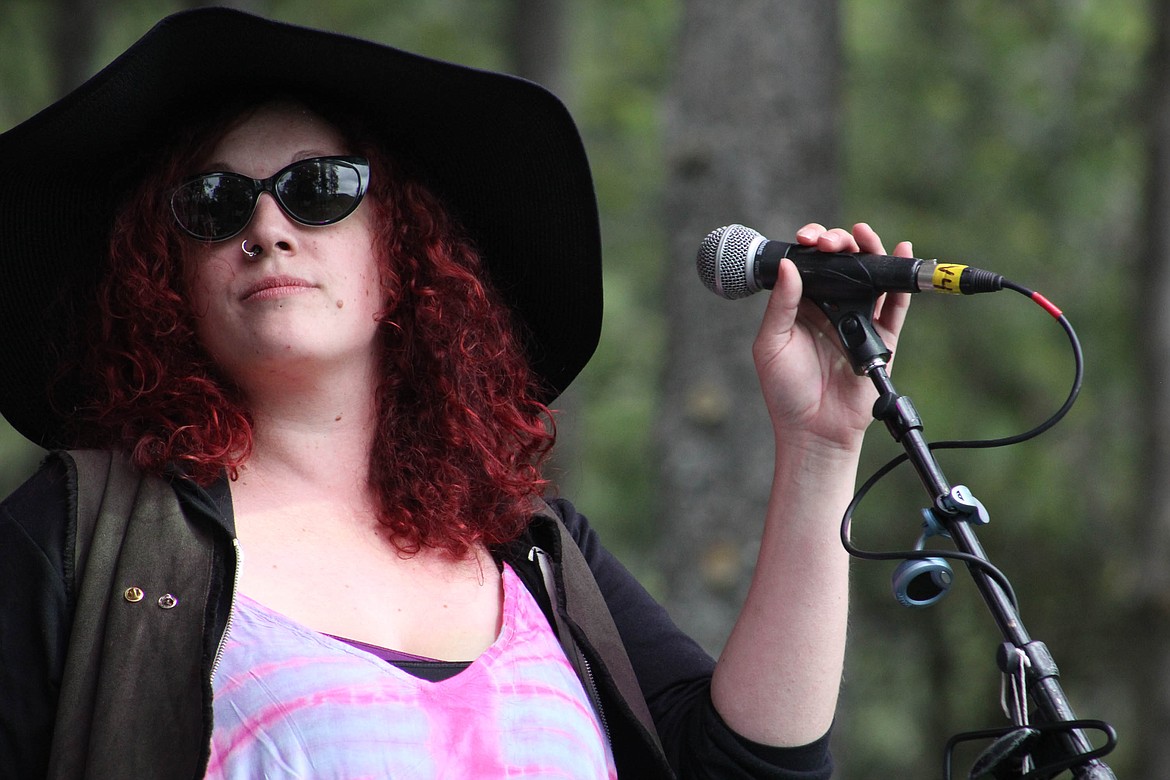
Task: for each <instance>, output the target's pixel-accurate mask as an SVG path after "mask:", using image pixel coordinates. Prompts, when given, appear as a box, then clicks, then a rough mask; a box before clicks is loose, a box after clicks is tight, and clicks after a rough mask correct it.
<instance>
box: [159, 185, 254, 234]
mask: <svg viewBox="0 0 1170 780" xmlns="http://www.w3.org/2000/svg"><path fill="white" fill-rule="evenodd" d="M255 198H256V196H255V193H254V192H253V190H252V185H251V182H250V181H248V180H247V179H244V177H242V176H230V175H224V174H213V175H209V176H203V177H201V178H198V179H195V180H193V181H189V182H187V183H186V184H184V185H183V186H181V187H180V188H179V189H177V190H176V191H175V194H174V196H172V198H171V208H172V210H173V211H174V212H175V219H176V220H177V221H178V223H179V225H180V226H181V227H182V228H183V229H184V230H186V231H187V232H188V233H190V234H192V235H193V236H196V237H198V238H202V239H205V240H210V241H215V240H217V239H222V238H228V237H230V236H233V235H235V234H236V233H238V232H239V231H240V230H242V229H243V228H244V226H245V225H247V224H248V220H249V219H251V218H252V209H253V207H254V206H255V203H256V200H255Z"/></svg>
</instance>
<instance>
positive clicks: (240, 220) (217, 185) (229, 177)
mask: <svg viewBox="0 0 1170 780" xmlns="http://www.w3.org/2000/svg"><path fill="white" fill-rule="evenodd" d="M369 184H370V163H369V161H368V160H366V159H365V158H364V157H311V158H309V159H307V160H297V161H296V162H294V163H292V164H291V165H287V166H285V167H284V168H281V169H280V170H279V171H277V172H276V173H274V174H272V175H271V176H269V177H268V178H267V179H253V178H251V177H248V176H245V175H243V174H242V173H234V172H232V171H216V172H213V173H203V174H200V175H198V176H195V177H193V178H191V179H188V180H187V181H185V182H183V183H182V184H180V185H179V186H178V188H177V189H175V191H174V192H173V193H171V212H172V213H174V215H175V221H176V222H178V223H179V227H181V228H182V229H183V230H185V231H186V232H187V233H189V234H190V235H192V236H194V237H195V238H198V239H200V240H201V241H223V240H225V239H228V238H231V237H232V236H234V235H236V234H237V233H239V232H240V231H241V230H243V229H244V228H245V227H247V226H248V223H249V222H251V221H252V214H253V213H254V212H255V211H256V200H257V199H258V198H259V197H260V193H262V192H267V193H270V194H271V195H272V197H273V198H274V199H275V200H276V202H277V203H278V204H279V205H280V208H281V210H282V211H283V212H284V213H285V214H287V215H288V216H289V217H290V218H291V219H293V220H296V221H297V222H299V223H301V224H302V225H332V224H333V223H335V222H340V221H341V220H343V219H345V218H346V217H348V216H349V215H350V214H352V213H353V212H354V209H356V208H357V207H358V204H359V203H361V202H362V196H363V195H365V193H366V188H367V187H368V186H369Z"/></svg>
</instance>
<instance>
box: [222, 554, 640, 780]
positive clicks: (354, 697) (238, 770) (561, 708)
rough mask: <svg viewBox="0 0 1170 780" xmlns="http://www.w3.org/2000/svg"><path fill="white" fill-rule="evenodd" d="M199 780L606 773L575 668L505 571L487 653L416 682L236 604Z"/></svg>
mask: <svg viewBox="0 0 1170 780" xmlns="http://www.w3.org/2000/svg"><path fill="white" fill-rule="evenodd" d="M213 706H214V712H215V728H214V730H213V732H212V740H211V742H212V744H211V761H210V763H209V764H208V769H207V777H209V778H238V779H240V780H243V779H244V778H246V779H247V780H253V778H261V777H263V778H314V780H325V779H326V778H347V779H349V780H353V779H355V778H402V780H423V779H424V778H425V779H426V780H437V779H438V778H468V779H471V778H475V779H476V780H481V779H482V778H513V777H524V778H565V779H566V780H568V779H569V778H573V779H574V780H575V779H577V778H582V779H583V778H589V779H590V780H595V779H597V778H611V779H612V778H616V777H617V772H616V770H615V768H614V763H613V756H612V754H611V752H610V748H609V744H608V741H607V740H606V738H605V735H604V734H603V733H602V730H601V727H600V725H599V723H598V719H597V716H596V714H595V713H594V711H593V708H592V706H591V705H590V703H589V700H588V698H587V697H586V695H585V692H584V690H583V689H582V687H581V683H580V681H579V680H578V679H577V676H576V674H574V672H573V668H572V667H571V666H570V665H569V662H568V660H567V659H566V658H565V655H564V652H563V651H562V650H561V647H560V645H559V644H558V643H557V640H556V636H555V635H554V634H553V632H552V629H551V628H550V626H549V624H548V621H547V620H546V619H545V617H544V614H543V613H542V612H541V610H540V607H539V606H538V605H537V604H536V602H535V600H534V599H533V598H532V594H530V593H529V592H528V590H527V589H526V588H525V587H524V585H523V583H521V582H520V580H519V579H518V578H517V577H516V575H515V573H514V572H513V571H512V570H511V568H509V567H507V566H505V567H504V615H503V621H502V626H501V629H500V635H499V636H498V637H497V638H496V641H495V642H494V643H493V644H492V646H491V647H489V648H488V649H487V651H485V652H484V654H483V655H481V656H480V657H479V658H477V659H476V660H475V661H474V662H472V663H471V665H470V666H469V667H468V668H467V669H465V670H463V671H462V672H460V673H459V674H457V675H455V676H454V677H451V678H449V679H447V680H442V681H440V682H427V681H425V680H421V679H419V678H417V677H414V676H413V675H411V674H409V673H407V672H404V671H402V670H400V669H398V668H396V667H395V666H393V665H391V664H389V663H387V662H386V661H383V660H381V659H379V658H376V657H375V656H373V655H371V654H369V653H366V652H364V651H362V650H359V649H357V648H355V647H353V646H351V645H349V644H346V643H345V642H342V641H339V640H337V639H334V638H332V637H328V636H325V635H324V634H321V633H318V632H316V631H313V630H312V629H309V628H306V627H305V626H302V625H300V624H298V623H296V622H294V621H292V620H290V619H289V618H287V617H285V616H283V615H281V614H279V613H276V612H273V611H272V610H270V609H268V608H266V607H264V606H263V605H261V604H258V603H257V602H255V601H252V600H250V599H248V598H246V597H240V598H238V599H237V604H236V612H235V615H234V617H233V622H232V629H231V633H230V634H229V636H228V638H227V642H226V644H225V647H224V650H223V655H222V657H221V663H220V667H219V669H218V671H217V672H216V676H215V680H214V700H213Z"/></svg>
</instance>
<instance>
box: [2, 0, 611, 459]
mask: <svg viewBox="0 0 1170 780" xmlns="http://www.w3.org/2000/svg"><path fill="white" fill-rule="evenodd" d="M268 92H271V93H273V94H280V95H304V96H306V97H322V98H326V99H328V100H329V101H331V102H334V103H338V104H340V105H341V106H343V107H345V108H346V109H347V110H349V111H350V112H352V113H354V114H356V115H357V116H359V117H360V118H362V119H363V120H364V121H365V122H367V123H368V125H369V127H370V129H372V130H373V132H374V134H375V136H377V137H378V138H379V139H380V140H381V142H382V145H383V146H384V147H385V148H386V149H387V150H388V151H390V152H391V153H395V154H398V153H401V154H403V155H404V156H406V157H408V158H409V159H410V160H411V161H412V162H413V163H414V164H415V167H416V168H417V169H418V172H419V173H420V174H421V175H422V177H423V178H424V179H425V180H426V182H427V184H428V185H429V186H430V187H431V189H432V190H433V191H434V192H435V193H436V194H437V195H438V196H439V197H440V198H441V199H442V200H443V201H444V203H445V204H446V205H447V207H448V209H450V211H451V212H452V213H453V214H454V216H455V217H456V219H457V220H458V221H459V222H460V223H461V224H462V225H463V227H464V229H465V230H466V231H467V233H468V235H469V236H470V237H471V239H472V240H473V241H474V243H475V245H476V246H477V247H478V249H479V251H480V253H481V255H482V257H483V258H484V261H485V263H486V266H487V268H488V271H489V273H490V275H491V277H492V281H493V282H494V283H495V286H496V288H497V289H498V290H499V291H500V293H501V294H502V295H503V297H504V299H505V301H506V302H507V304H508V305H509V306H510V307H511V308H512V309H513V311H514V312H515V313H516V315H518V318H519V320H520V322H521V324H522V326H523V327H524V328H525V329H526V331H527V334H526V336H527V342H526V343H527V352H528V356H529V360H530V362H531V365H532V367H533V369H534V371H535V372H536V374H537V377H538V378H539V379H540V380H542V381H543V383H544V386H545V393H544V396H543V400H545V401H551V400H552V399H553V398H555V397H556V395H558V394H559V393H560V392H561V391H562V390H563V389H564V388H565V387H566V386H567V385H568V384H569V383H570V382H571V381H572V379H573V378H574V377H575V376H576V375H577V374H578V372H579V371H580V370H581V369H582V368H583V367H584V366H585V364H586V362H588V360H589V358H590V356H591V355H592V354H593V351H594V349H595V347H596V345H597V340H598V337H599V334H600V329H601V302H602V297H601V244H600V237H599V227H598V216H597V204H596V200H595V197H594V192H593V182H592V177H591V175H590V172H589V164H588V161H587V159H586V156H585V151H584V147H583V146H582V143H581V138H580V135H579V134H578V132H577V128H576V126H575V125H574V123H573V120H572V118H571V117H570V116H569V113H568V111H567V110H566V109H565V107H564V106H563V105H562V103H561V102H560V101H559V100H558V99H557V98H556V97H554V96H553V95H552V94H551V93H549V92H548V91H546V90H545V89H544V88H543V87H540V86H538V85H536V84H533V83H531V82H528V81H525V80H523V79H519V78H515V77H512V76H508V75H504V74H500V73H492V72H488V71H482V70H477V69H474V68H469V67H465V66H461V65H456V64H452V63H448V62H442V61H439V60H434V59H430V58H427V57H422V56H419V55H416V54H411V53H409V52H405V51H401V50H399V49H395V48H392V47H389V46H384V45H381V44H377V43H372V42H370V41H365V40H361V39H358V38H353V37H349V36H346V35H340V34H336V33H330V32H323V31H320V30H313V29H309V28H305V27H299V26H295V25H290V24H285V23H281V22H275V21H271V20H268V19H264V18H261V17H257V16H253V15H251V14H247V13H243V12H240V11H235V10H230V9H226V8H203V9H198V10H192V11H186V12H183V13H178V14H175V15H173V16H169V17H167V18H165V19H163V20H162V21H161V22H159V23H158V24H157V25H155V27H153V28H152V29H151V30H150V31H149V32H147V33H146V34H145V35H144V36H143V37H142V38H141V39H140V40H138V41H137V42H136V43H135V44H134V45H133V46H131V47H130V48H129V49H127V50H126V51H125V52H124V53H123V54H122V55H121V56H119V57H118V58H117V59H116V60H114V61H113V62H112V63H110V65H108V66H107V67H106V68H105V69H103V70H102V71H101V72H100V73H98V74H97V75H95V76H93V77H92V78H91V79H89V80H88V81H87V82H85V83H84V84H83V85H82V86H80V87H79V88H77V89H76V90H74V91H73V92H71V93H70V94H69V95H67V96H66V97H64V98H62V99H61V100H59V101H58V102H56V103H54V104H53V105H51V106H49V107H48V108H46V109H44V110H43V111H41V112H40V113H38V114H37V115H35V116H33V117H32V118H30V119H28V120H27V121H25V122H23V123H22V124H20V125H18V126H17V127H15V128H13V129H11V130H9V131H8V132H6V133H4V134H3V135H0V371H2V372H3V378H2V379H0V414H3V415H4V417H5V418H6V419H7V420H8V422H9V423H10V424H11V425H12V426H13V427H14V428H15V429H16V430H18V431H19V432H20V433H21V434H23V435H24V436H26V437H27V438H28V439H29V440H31V441H33V442H35V443H37V444H40V445H42V446H44V447H57V446H69V445H70V444H71V442H68V441H66V437H65V433H64V431H65V429H66V426H65V424H64V417H66V416H68V411H69V409H70V406H71V402H76V400H77V399H76V398H74V399H70V397H69V393H70V391H71V390H72V389H73V388H75V387H76V386H77V385H78V384H79V383H77V382H76V381H72V380H71V379H70V378H69V377H65V380H64V381H63V382H60V381H58V382H57V384H55V385H54V387H55V394H54V400H55V403H54V404H50V402H49V390H48V389H49V386H50V381H51V379H52V378H53V376H54V372H56V371H57V370H58V367H57V365H55V360H56V358H55V356H57V355H59V354H61V353H62V352H65V351H67V350H65V349H64V347H63V343H62V342H63V341H65V340H67V339H68V338H69V336H68V334H69V333H70V331H71V330H75V329H76V328H75V326H74V324H72V323H68V322H62V321H61V319H62V318H61V317H60V316H59V315H58V314H57V312H60V311H68V310H70V309H79V310H85V309H86V307H85V306H70V305H69V302H68V301H66V302H65V305H64V306H63V307H62V306H61V301H60V300H59V299H60V298H61V293H60V290H61V289H69V290H72V291H73V292H72V293H71V295H74V296H77V297H79V298H81V299H84V298H85V296H87V295H91V294H92V291H93V287H92V283H93V282H96V279H97V277H98V275H99V274H100V271H101V268H102V266H103V265H104V263H105V258H106V255H107V247H108V240H109V231H110V228H111V225H112V222H113V217H114V211H115V209H116V208H117V206H118V204H119V201H120V200H121V198H122V196H123V195H124V192H125V189H126V187H127V186H129V185H130V184H133V183H134V181H135V180H136V179H137V178H138V176H139V175H140V174H141V171H138V170H136V165H141V160H143V159H144V158H145V157H147V155H148V153H149V152H150V151H152V150H155V149H158V148H160V147H161V146H163V145H164V144H165V142H166V141H167V140H168V139H169V137H170V136H171V135H172V131H173V130H174V129H175V128H176V127H179V126H181V125H183V124H185V123H189V122H190V121H192V120H193V119H196V118H201V117H204V116H205V115H207V114H209V113H211V112H213V111H214V110H215V108H216V107H217V106H219V105H222V104H223V103H224V102H225V101H227V100H230V99H232V98H234V97H238V96H240V95H249V94H265V93H268ZM79 280H80V284H79V283H78V281H79ZM66 281H68V282H69V284H64V282H66Z"/></svg>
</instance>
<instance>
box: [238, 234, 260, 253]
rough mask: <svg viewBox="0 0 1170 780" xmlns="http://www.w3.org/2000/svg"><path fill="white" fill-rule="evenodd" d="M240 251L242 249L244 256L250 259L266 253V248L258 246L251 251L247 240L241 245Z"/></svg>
mask: <svg viewBox="0 0 1170 780" xmlns="http://www.w3.org/2000/svg"><path fill="white" fill-rule="evenodd" d="M240 249H242V250H243V252H244V254H246V255H247V256H248V257H255V256H256V255H258V254H260V253H261V252H263V251H264V247H262V246H260V245H258V244H257V245H256V246H254V247H252V248H251V249H249V248H248V239H246V238H245V239H244V240H243V241H242V242H241V243H240Z"/></svg>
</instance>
